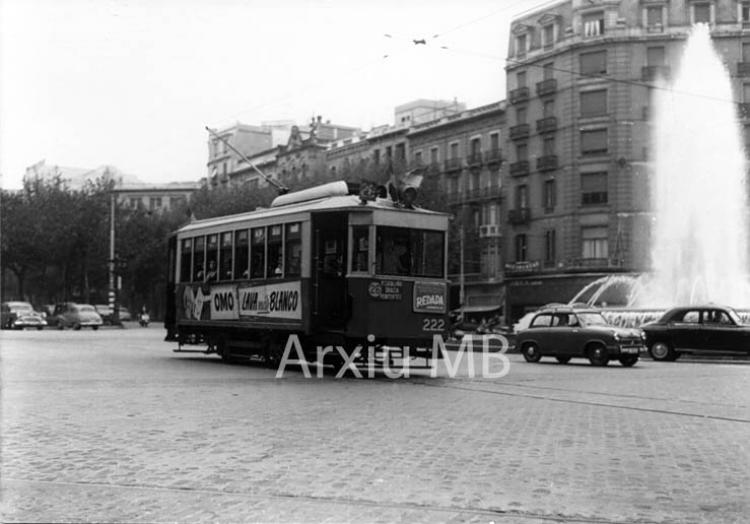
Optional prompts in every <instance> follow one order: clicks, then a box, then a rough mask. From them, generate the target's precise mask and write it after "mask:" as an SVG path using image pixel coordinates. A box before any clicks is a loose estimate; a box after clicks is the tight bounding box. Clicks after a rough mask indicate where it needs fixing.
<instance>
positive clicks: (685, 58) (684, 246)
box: [571, 24, 750, 325]
mask: <svg viewBox="0 0 750 524" xmlns="http://www.w3.org/2000/svg"><path fill="white" fill-rule="evenodd" d="M733 100H734V96H733V93H732V86H731V81H730V77H729V73H728V72H727V71H726V69H725V67H724V65H723V63H722V60H721V58H720V56H719V55H718V54H717V53H716V51H715V50H714V48H713V45H712V43H711V35H710V31H709V28H708V26H706V25H705V24H698V25H695V26H693V28H692V30H691V33H690V35H689V38H688V40H687V43H686V45H685V49H684V51H683V55H682V60H681V63H680V68H679V71H678V73H677V75H676V77H675V78H674V81H673V82H672V84H671V85H670V86H669V89H664V90H658V98H657V99H656V101H655V106H656V112H655V120H654V126H653V128H652V143H653V150H654V151H655V153H656V155H655V161H654V173H655V177H654V179H653V182H652V194H653V209H654V211H655V213H654V216H655V224H654V225H655V227H654V230H653V234H652V237H651V245H652V248H651V271H650V272H649V273H646V274H642V275H610V276H607V277H603V278H601V279H599V280H597V281H595V282H592V283H591V284H589V285H588V286H586V287H585V288H584V289H582V290H581V291H580V292H579V293H578V294H577V295H576V296H575V297H574V298H573V300H572V301H571V302H584V303H587V304H589V305H593V306H603V307H604V308H605V309H606V310H607V314H608V316H609V317H610V320H611V321H613V322H614V323H616V324H619V325H640V324H642V323H644V322H648V321H650V320H652V319H654V318H657V317H658V316H659V315H660V314H661V313H662V312H663V311H664V310H666V309H667V308H669V307H672V306H676V305H687V304H698V303H706V302H715V303H721V304H726V305H731V306H739V307H745V308H746V307H748V306H750V281H748V274H747V273H748V267H749V266H748V234H749V233H748V217H747V188H746V185H745V178H746V165H745V154H744V150H743V143H742V139H741V130H740V126H739V123H738V118H737V114H736V111H737V109H736V108H737V105H736V103H734V102H733ZM743 316H744V318H745V320H746V321H747V320H748V319H750V317H748V316H746V315H743Z"/></svg>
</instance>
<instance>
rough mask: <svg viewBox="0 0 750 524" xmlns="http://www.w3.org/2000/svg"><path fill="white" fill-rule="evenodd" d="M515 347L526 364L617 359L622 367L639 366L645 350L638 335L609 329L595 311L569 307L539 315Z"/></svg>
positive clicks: (598, 363)
mask: <svg viewBox="0 0 750 524" xmlns="http://www.w3.org/2000/svg"><path fill="white" fill-rule="evenodd" d="M516 347H517V348H519V349H520V350H521V353H522V354H523V356H524V358H525V359H526V361H527V362H538V361H539V359H540V358H542V357H544V356H550V357H555V358H556V359H557V361H558V362H560V363H562V364H565V363H567V362H568V361H569V360H570V359H571V358H573V357H583V358H587V359H589V361H590V362H591V364H593V365H594V366H606V365H607V363H608V362H609V361H610V359H617V360H619V361H620V364H622V365H623V366H625V367H630V366H632V365H634V364H635V363H636V362H638V356H639V354H640V352H641V350H642V349H645V348H644V346H643V334H642V332H641V331H639V330H637V329H625V328H618V327H615V326H612V325H610V324H609V323H607V321H606V319H605V318H604V317H603V316H602V314H601V312H599V311H597V310H591V309H578V308H570V307H564V308H554V309H549V310H542V311H540V312H538V313H537V314H536V315H534V317H533V318H532V319H531V322H530V323H529V327H528V328H527V329H524V330H522V331H520V332H519V333H518V337H517V339H516Z"/></svg>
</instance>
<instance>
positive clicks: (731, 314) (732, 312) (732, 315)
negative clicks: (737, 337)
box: [727, 307, 744, 324]
mask: <svg viewBox="0 0 750 524" xmlns="http://www.w3.org/2000/svg"><path fill="white" fill-rule="evenodd" d="M727 313H729V318H731V319H732V320H733V321H734V323H735V324H743V323H744V322H742V319H741V318H740V315H739V313H737V312H736V311H735V310H734V309H732V308H731V307H728V308H727Z"/></svg>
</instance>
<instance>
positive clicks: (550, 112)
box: [542, 100, 555, 118]
mask: <svg viewBox="0 0 750 524" xmlns="http://www.w3.org/2000/svg"><path fill="white" fill-rule="evenodd" d="M542 114H543V115H544V118H549V117H551V116H555V101H554V100H545V101H544V106H543V107H542Z"/></svg>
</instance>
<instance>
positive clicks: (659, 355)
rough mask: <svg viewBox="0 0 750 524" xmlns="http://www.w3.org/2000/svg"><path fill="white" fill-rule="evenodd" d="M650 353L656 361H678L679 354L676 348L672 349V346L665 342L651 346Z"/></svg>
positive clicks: (660, 341)
mask: <svg viewBox="0 0 750 524" xmlns="http://www.w3.org/2000/svg"><path fill="white" fill-rule="evenodd" d="M648 353H649V355H651V358H653V359H654V360H659V361H665V360H676V359H677V354H676V353H675V351H674V348H672V344H670V343H669V342H665V341H663V340H659V341H657V342H654V343H653V344H651V345H650V346H649V348H648Z"/></svg>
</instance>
